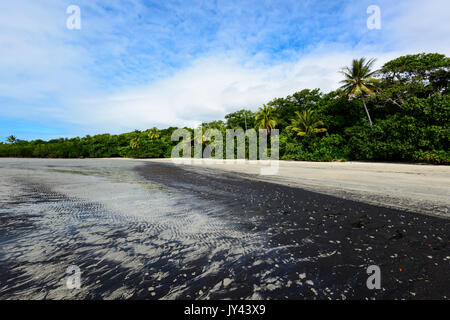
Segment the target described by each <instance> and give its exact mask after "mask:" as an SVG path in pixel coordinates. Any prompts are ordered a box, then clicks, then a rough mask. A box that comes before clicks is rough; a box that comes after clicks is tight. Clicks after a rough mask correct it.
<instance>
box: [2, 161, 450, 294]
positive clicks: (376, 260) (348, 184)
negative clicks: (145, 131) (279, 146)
mask: <svg viewBox="0 0 450 320" xmlns="http://www.w3.org/2000/svg"><path fill="white" fill-rule="evenodd" d="M259 170H260V165H258V164H250V163H237V164H215V163H213V162H211V163H207V162H200V163H191V164H190V165H175V164H173V163H172V162H171V161H170V160H168V159H164V160H160V159H157V160H137V159H74V160H65V159H64V160H63V159H14V158H3V159H0V175H1V177H2V179H1V181H0V219H1V222H0V223H1V229H0V230H1V233H0V247H1V251H0V252H1V253H0V270H1V273H0V274H1V275H0V299H30V298H33V299H425V298H429V299H449V297H450V280H449V278H448V276H447V275H448V272H449V271H450V254H449V244H450V237H449V234H450V232H449V231H450V219H449V213H448V207H449V204H450V203H449V201H450V199H449V198H450V197H449V188H450V174H449V169H448V167H446V166H430V165H428V166H421V165H406V164H375V163H293V162H280V167H279V170H278V172H277V174H276V175H272V176H270V175H268V176H261V175H259V174H258V172H259ZM72 265H75V266H77V267H79V268H80V270H81V287H80V289H69V288H67V286H66V279H67V273H66V270H67V267H69V266H72ZM370 265H377V266H379V268H380V270H381V288H380V289H375V290H369V289H368V288H367V285H366V280H367V278H368V274H367V267H368V266H370Z"/></svg>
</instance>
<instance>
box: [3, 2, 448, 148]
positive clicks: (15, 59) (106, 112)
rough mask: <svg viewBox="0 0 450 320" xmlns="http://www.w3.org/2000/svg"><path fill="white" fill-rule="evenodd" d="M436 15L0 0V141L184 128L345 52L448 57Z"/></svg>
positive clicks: (398, 9)
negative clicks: (74, 25) (75, 20)
mask: <svg viewBox="0 0 450 320" xmlns="http://www.w3.org/2000/svg"><path fill="white" fill-rule="evenodd" d="M69 5H77V6H79V7H80V9H81V29H80V30H69V29H67V27H66V20H67V18H68V17H69V14H67V13H66V9H67V7H68V6H69ZM370 5H377V6H379V7H380V9H381V23H382V24H381V29H380V30H369V29H368V28H367V26H366V20H367V18H368V17H369V14H368V13H367V12H366V10H367V7H369V6H370ZM448 12H450V4H449V2H448V1H446V0H435V1H422V0H399V1H375V0H370V1H313V0H310V1H302V0H296V1H284V0H277V1H261V0H259V1H243V0H240V1H231V0H228V1H193V0H184V1H144V0H142V1H141V0H121V1H96V0H89V1H88V0H83V1H75V0H70V1H50V0H39V1H35V0H28V1H23V0H15V1H2V2H1V3H0V140H2V139H4V138H5V137H6V136H8V135H10V134H14V135H16V136H17V137H19V138H21V139H34V138H42V139H50V138H54V137H60V136H69V137H72V136H83V135H86V134H96V133H104V132H110V133H120V132H125V131H130V130H134V129H141V130H142V129H146V128H150V127H153V126H157V127H160V128H163V127H167V126H170V125H177V126H183V125H188V126H194V125H196V124H198V123H200V122H202V121H210V120H215V119H221V118H223V116H224V115H225V114H226V113H228V112H230V111H233V110H236V109H238V108H242V107H246V108H250V109H252V110H256V109H257V108H258V106H261V104H262V103H265V102H267V101H269V100H271V99H272V98H275V97H282V96H286V95H288V94H291V93H293V92H295V91H298V90H301V89H303V88H316V87H319V88H321V89H322V90H324V91H328V90H331V89H334V88H336V87H337V86H338V82H339V77H340V75H339V74H338V73H337V70H338V69H339V68H340V67H342V66H343V65H346V64H348V63H349V62H350V61H351V59H352V58H356V57H360V56H368V57H375V58H377V59H378V65H381V64H382V63H384V62H386V61H388V60H389V59H392V58H395V57H397V56H399V55H402V54H408V53H417V52H441V53H445V54H447V55H449V52H450V40H449V39H450V38H449V36H448V34H450V24H449V19H448V18H449V17H448Z"/></svg>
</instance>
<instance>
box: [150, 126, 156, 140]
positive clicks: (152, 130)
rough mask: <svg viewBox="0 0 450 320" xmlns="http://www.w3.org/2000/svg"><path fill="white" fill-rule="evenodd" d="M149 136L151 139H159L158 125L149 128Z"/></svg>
mask: <svg viewBox="0 0 450 320" xmlns="http://www.w3.org/2000/svg"><path fill="white" fill-rule="evenodd" d="M148 137H149V138H150V140H156V139H159V130H158V128H156V127H153V128H151V129H150V130H148Z"/></svg>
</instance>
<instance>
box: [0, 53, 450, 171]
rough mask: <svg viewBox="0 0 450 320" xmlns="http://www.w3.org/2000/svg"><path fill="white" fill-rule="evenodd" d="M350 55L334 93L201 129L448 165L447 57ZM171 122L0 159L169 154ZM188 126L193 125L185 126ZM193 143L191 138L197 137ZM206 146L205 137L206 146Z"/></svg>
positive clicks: (308, 94)
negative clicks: (264, 133) (251, 132)
mask: <svg viewBox="0 0 450 320" xmlns="http://www.w3.org/2000/svg"><path fill="white" fill-rule="evenodd" d="M373 65H374V60H371V59H364V58H362V59H355V60H353V62H352V64H351V65H349V66H347V67H344V68H342V70H340V72H341V75H342V86H341V87H340V88H339V89H338V90H336V91H332V92H328V93H324V92H321V91H320V90H319V89H314V90H310V89H304V90H301V91H298V92H295V93H293V94H292V95H290V96H287V97H285V98H276V99H273V100H272V101H268V102H267V103H266V104H264V105H263V106H261V108H259V110H258V111H256V112H252V111H250V110H247V109H245V108H244V109H241V110H238V111H236V112H233V113H230V114H227V115H226V116H225V118H224V120H218V121H213V122H209V123H203V124H202V127H203V128H204V129H208V128H214V129H218V130H221V131H222V132H223V136H224V137H225V130H226V129H238V128H242V129H244V130H245V129H250V128H255V129H260V128H262V129H266V130H268V131H270V130H272V129H278V130H279V132H280V158H281V159H289V160H308V161H344V160H371V161H402V162H427V163H436V164H449V163H450V152H449V142H450V141H449V140H450V126H449V123H450V58H448V57H446V56H445V55H442V54H436V53H433V54H424V53H422V54H415V55H407V56H402V57H399V58H397V59H394V60H392V61H389V62H387V63H385V64H384V65H383V66H382V67H381V68H380V69H379V70H374V67H373ZM175 129H176V128H175V127H171V128H166V129H157V128H152V129H149V130H145V131H138V130H136V131H133V132H129V133H123V134H119V135H110V134H99V135H95V136H85V137H83V138H79V137H76V138H70V139H69V138H60V139H53V140H49V141H43V140H34V141H24V140H20V139H17V138H16V137H15V136H14V135H11V136H10V137H8V138H7V139H6V142H5V143H0V156H3V157H52V158H81V157H85V158H88V157H89V158H97V157H136V158H160V157H170V155H171V150H172V148H173V147H174V146H175V145H176V144H177V143H178V142H173V141H171V135H172V132H173V131H174V130H175ZM189 130H191V131H193V129H189ZM192 143H195V141H194V139H193V141H192ZM208 143H211V141H208V139H205V141H203V144H204V147H206V145H208Z"/></svg>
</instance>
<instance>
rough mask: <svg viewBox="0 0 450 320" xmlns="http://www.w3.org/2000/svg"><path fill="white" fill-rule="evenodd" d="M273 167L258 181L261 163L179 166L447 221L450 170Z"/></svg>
mask: <svg viewBox="0 0 450 320" xmlns="http://www.w3.org/2000/svg"><path fill="white" fill-rule="evenodd" d="M142 161H150V162H163V163H172V162H173V161H172V160H171V159H148V160H147V159H146V160H142ZM275 164H276V165H278V172H277V173H276V174H274V175H260V172H261V168H267V167H268V166H267V163H266V162H262V161H261V162H259V161H242V160H240V161H234V160H225V161H220V162H217V161H214V160H210V159H203V160H193V161H189V162H187V165H183V164H182V165H183V166H185V167H186V168H188V169H190V170H207V171H211V170H224V171H227V172H232V173H236V174H239V175H242V174H245V175H249V177H250V178H252V179H258V180H264V181H270V182H275V183H280V184H285V185H289V186H296V187H301V188H304V189H308V190H312V191H317V192H321V193H325V194H330V195H335V196H338V197H343V198H347V199H352V200H357V201H362V202H366V203H371V204H376V205H381V206H387V207H392V208H398V209H403V210H407V211H414V212H421V213H426V214H432V215H438V216H445V217H450V212H449V208H450V166H437V165H419V164H395V163H371V162H303V161H277V162H275Z"/></svg>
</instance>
